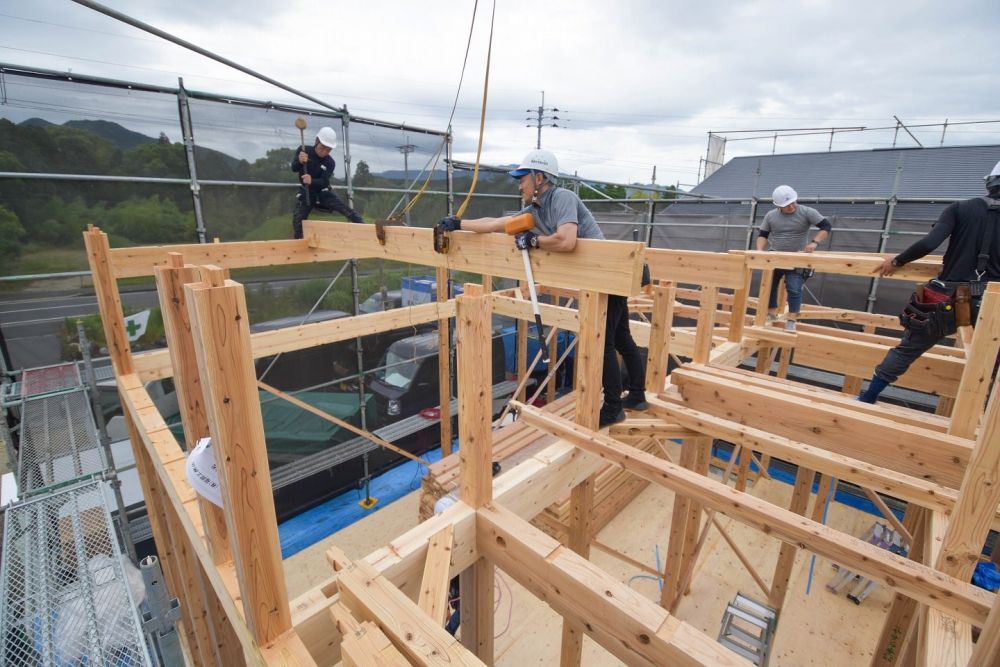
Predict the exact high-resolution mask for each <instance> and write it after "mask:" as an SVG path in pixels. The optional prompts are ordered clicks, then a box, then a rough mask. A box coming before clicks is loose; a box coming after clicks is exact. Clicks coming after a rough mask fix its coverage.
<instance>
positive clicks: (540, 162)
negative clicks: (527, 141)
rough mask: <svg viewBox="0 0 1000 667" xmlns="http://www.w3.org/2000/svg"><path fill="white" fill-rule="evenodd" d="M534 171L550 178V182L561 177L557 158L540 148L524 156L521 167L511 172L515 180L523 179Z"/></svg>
mask: <svg viewBox="0 0 1000 667" xmlns="http://www.w3.org/2000/svg"><path fill="white" fill-rule="evenodd" d="M533 171H540V172H543V173H544V174H546V175H547V176H548V177H549V180H551V181H555V180H556V178H557V177H558V176H559V163H558V162H557V161H556V156H555V155H553V154H552V153H550V152H549V151H546V150H542V149H540V148H539V149H536V150H533V151H531V152H530V153H528V154H527V155H525V156H524V159H523V160H521V164H520V166H518V168H517V169H515V170H514V171H512V172H510V175H511V176H513V177H514V178H521V177H522V176H524V175H525V174H528V173H531V172H533Z"/></svg>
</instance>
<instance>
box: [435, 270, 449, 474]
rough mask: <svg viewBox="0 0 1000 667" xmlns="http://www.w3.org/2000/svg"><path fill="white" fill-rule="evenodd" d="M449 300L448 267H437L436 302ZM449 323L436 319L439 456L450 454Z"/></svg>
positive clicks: (446, 319)
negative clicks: (439, 419) (439, 424)
mask: <svg viewBox="0 0 1000 667" xmlns="http://www.w3.org/2000/svg"><path fill="white" fill-rule="evenodd" d="M447 301H449V294H448V269H447V268H445V267H438V269H437V303H438V304H443V303H445V302H447ZM450 326H451V323H450V322H449V320H448V318H447V317H442V318H441V319H439V320H438V395H439V401H438V406H439V409H440V410H441V421H440V423H441V456H451V330H450Z"/></svg>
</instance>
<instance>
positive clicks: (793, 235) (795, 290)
mask: <svg viewBox="0 0 1000 667" xmlns="http://www.w3.org/2000/svg"><path fill="white" fill-rule="evenodd" d="M798 198H799V195H798V193H797V192H795V190H793V189H792V188H791V186H788V185H779V186H778V187H776V188H775V189H774V192H773V193H772V194H771V201H773V202H774V205H775V208H774V209H772V210H770V211H768V212H767V215H765V216H764V222H763V224H761V226H760V232H759V233H758V234H757V250H767V249H768V245H770V246H771V250H775V251H778V252H813V251H814V250H816V248H818V247H819V244H821V243H822V242H823V241H825V240H826V237H827V236H829V235H830V229H831V225H830V221H829V220H827V219H826V218H824V217H823V216H822V215H821V214H820V212H819V211H817V210H816V209H814V208H810V207H809V206H803V205H802V204H799V203H798ZM814 226H815V227H817V228H818V229H819V232H817V233H816V236H814V237H813V239H812V240H811V241H810V240H808V239H809V229H810V228H811V227H814ZM812 273H813V272H812V270H810V269H804V268H797V269H775V270H774V281H773V282H772V283H771V294H770V297H769V298H768V304H767V319H768V320H775V319H777V317H778V284H779V283H780V282H781V279H782V278H784V279H785V292H786V293H787V295H788V319H787V320H785V330H786V331H795V326H796V323H797V322H798V319H799V311H800V310H801V309H802V286H803V285H804V284H805V282H806V280H807V279H808V278H809V277H810V276H811V275H812Z"/></svg>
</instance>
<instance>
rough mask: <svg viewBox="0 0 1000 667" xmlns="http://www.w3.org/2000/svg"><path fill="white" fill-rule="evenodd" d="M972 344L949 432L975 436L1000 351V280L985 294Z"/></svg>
mask: <svg viewBox="0 0 1000 667" xmlns="http://www.w3.org/2000/svg"><path fill="white" fill-rule="evenodd" d="M979 312H980V315H979V321H978V322H976V329H975V335H974V336H973V338H972V345H971V346H970V347H969V349H968V350H967V352H966V357H965V370H964V371H963V372H962V379H961V380H960V381H959V383H958V395H957V396H956V397H955V405H954V409H953V410H952V412H951V426H950V428H949V433H952V434H953V435H958V436H961V437H963V438H972V437H974V436H975V434H976V427H977V426H978V425H979V420H980V417H982V414H983V413H982V410H983V405H984V404H985V402H986V392H988V391H989V388H990V382H991V381H992V380H993V366H994V364H995V363H996V359H997V352H998V351H1000V283H990V284H989V285H988V286H987V288H986V294H984V295H983V303H982V306H981V308H980V310H979Z"/></svg>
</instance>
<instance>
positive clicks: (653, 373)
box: [645, 283, 676, 394]
mask: <svg viewBox="0 0 1000 667" xmlns="http://www.w3.org/2000/svg"><path fill="white" fill-rule="evenodd" d="M675 290H676V288H675V286H674V284H673V283H667V284H665V285H663V284H661V285H656V286H655V287H653V312H652V316H651V317H650V332H649V354H648V355H647V358H646V384H645V386H646V389H647V390H649V391H651V392H653V393H654V394H658V393H660V392H661V391H663V389H664V387H665V386H666V384H667V368H669V363H670V329H671V328H672V327H673V321H674V292H675Z"/></svg>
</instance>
